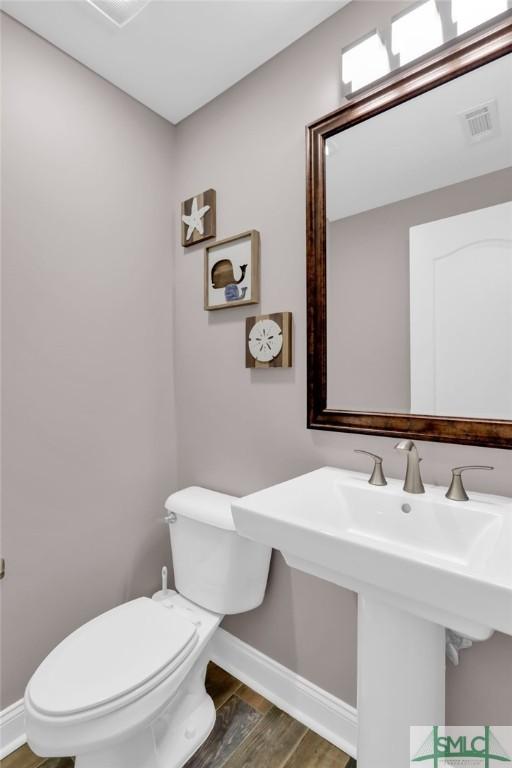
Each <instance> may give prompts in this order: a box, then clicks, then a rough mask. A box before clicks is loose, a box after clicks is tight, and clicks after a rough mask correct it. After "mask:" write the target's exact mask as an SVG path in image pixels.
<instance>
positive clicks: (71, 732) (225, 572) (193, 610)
mask: <svg viewBox="0 0 512 768" xmlns="http://www.w3.org/2000/svg"><path fill="white" fill-rule="evenodd" d="M232 501H233V498H232V497H231V496H226V495H225V494H222V493H216V492H215V491H209V490H206V489H204V488H187V489H185V490H183V491H179V492H178V493H175V494H173V495H172V496H170V497H169V498H168V499H167V502H166V508H167V510H168V511H169V513H170V518H171V520H170V522H169V528H170V534H171V548H172V557H173V567H174V577H175V582H176V589H177V590H178V592H177V593H176V592H172V591H169V596H168V598H166V599H164V600H161V601H159V602H157V601H155V600H151V599H149V598H147V597H141V598H138V599H137V600H132V601H131V602H129V603H124V604H123V605H120V606H118V607H117V608H113V609H112V610H110V611H107V612H106V613H104V614H102V615H101V616H98V617H97V618H96V619H93V620H92V621H90V622H88V623H87V624H85V625H84V626H82V627H80V628H79V629H77V630H76V631H75V632H73V633H72V634H71V635H69V636H68V637H67V638H66V639H65V640H63V641H62V642H61V643H60V645H58V646H57V647H56V648H55V649H54V650H53V651H52V652H51V653H50V654H49V656H47V657H46V659H45V660H44V661H43V662H42V664H41V665H40V666H39V668H38V669H37V670H36V672H35V673H34V675H33V676H32V678H31V680H30V682H29V684H28V686H27V689H26V692H25V717H26V729H27V740H28V743H29V745H30V747H31V748H32V749H33V750H34V752H36V753H37V754H38V755H41V756H43V757H46V756H53V757H60V756H64V755H76V766H77V768H180V767H181V766H182V765H184V764H185V763H186V761H187V760H188V759H189V758H190V756H191V755H192V754H193V753H194V752H195V751H196V750H197V749H198V747H199V746H200V745H201V744H202V743H203V741H204V740H205V739H206V738H207V736H208V734H209V733H210V731H211V729H212V727H213V724H214V722H215V709H214V706H213V702H212V700H211V698H210V697H209V696H208V694H207V693H206V690H205V686H204V678H205V672H206V665H207V663H208V661H209V653H208V650H209V649H208V646H209V642H210V640H211V638H212V636H213V634H214V633H215V630H216V629H217V627H218V626H219V624H220V622H221V620H222V617H223V614H227V613H241V612H243V611H249V610H251V609H252V608H255V607H256V606H258V605H259V604H260V603H261V602H262V600H263V596H264V593H265V587H266V583H267V576H268V568H269V562H270V552H271V550H270V549H269V548H268V547H265V546H263V545H260V544H256V543H255V542H252V541H249V540H248V539H244V538H242V537H241V536H239V535H238V534H237V532H236V530H235V526H234V524H233V518H232V515H231V502H232Z"/></svg>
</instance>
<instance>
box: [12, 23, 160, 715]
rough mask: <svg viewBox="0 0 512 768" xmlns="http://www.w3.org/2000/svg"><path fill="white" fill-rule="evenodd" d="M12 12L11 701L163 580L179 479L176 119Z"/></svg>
mask: <svg viewBox="0 0 512 768" xmlns="http://www.w3.org/2000/svg"><path fill="white" fill-rule="evenodd" d="M2 22H3V24H2V27H3V29H2V64H3V75H4V79H3V92H2V97H3V118H4V119H3V124H2V141H3V143H2V161H3V169H2V174H3V177H2V178H3V190H2V191H3V233H2V234H3V241H2V250H3V355H4V359H3V363H4V365H3V415H4V424H3V429H4V455H3V460H4V467H3V469H4V472H3V484H2V496H3V498H2V501H3V517H2V555H3V556H5V557H6V558H7V576H6V578H5V580H4V581H2V583H1V586H0V594H1V597H2V608H1V611H2V613H1V616H2V621H1V627H2V659H1V677H2V695H1V705H0V708H3V707H6V706H7V705H8V704H10V703H11V702H13V701H15V700H16V699H18V698H20V696H22V695H23V689H24V687H25V684H26V682H27V680H28V678H29V676H30V674H31V673H32V672H33V670H34V668H35V667H36V666H37V665H38V664H39V662H40V661H41V660H42V659H43V658H44V656H45V655H46V654H47V653H48V652H49V651H50V650H51V648H52V647H53V646H54V645H55V644H56V643H57V642H59V641H60V640H61V639H62V638H63V637H64V636H65V635H66V634H67V633H69V632H70V631H71V630H73V629H75V628H76V627H77V626H79V625H80V624H82V623H83V622H84V621H86V620H88V619H90V618H91V617H93V616H95V615H96V614H98V613H100V612H101V611H103V610H105V609H107V608H110V607H111V606H113V605H115V604H116V603H121V602H123V601H125V600H127V599H129V598H131V597H135V596H137V595H141V594H145V593H148V592H151V589H152V588H153V587H155V586H156V585H157V584H158V571H159V568H160V567H161V565H162V563H164V562H167V560H168V551H169V546H168V540H167V535H166V531H165V528H164V527H163V526H160V525H158V524H157V523H156V518H157V516H158V515H161V514H162V513H161V510H162V502H163V500H164V499H165V496H166V494H167V493H168V492H169V491H170V490H172V489H173V488H174V484H175V448H174V440H175V427H174V406H173V379H172V374H173V370H172V355H173V347H172V344H173V342H172V322H173V317H172V248H173V231H172V226H171V217H172V210H173V188H172V184H173V183H174V173H173V167H174V146H173V142H174V135H173V134H174V128H173V126H171V125H169V123H167V122H166V121H165V120H162V119H161V118H159V117H157V116H156V115H154V114H153V113H152V112H150V111H149V110H148V109H146V108H145V107H143V106H141V105H140V104H138V103H137V102H135V101H133V100H132V99H130V98H129V97H128V96H126V95H125V94H123V93H121V91H119V90H117V89H116V88H114V87H113V86H111V85H109V84H108V83H106V82H105V81H104V80H101V79H100V78H99V77H97V75H95V74H93V73H92V72H90V71H88V70H87V69H85V68H84V67H83V66H81V65H80V64H78V63H77V62H75V61H73V60H72V59H70V58H69V57H67V56H66V55H65V54H63V53H61V52H60V51H58V50H57V49H55V48H53V47H52V46H51V45H49V44H48V43H46V42H45V41H43V40H42V39H41V38H38V37H37V36H36V35H34V34H32V33H31V32H29V31H28V30H27V29H25V28H24V27H22V26H20V25H19V24H17V23H16V22H14V21H12V20H11V19H10V18H8V17H6V16H2Z"/></svg>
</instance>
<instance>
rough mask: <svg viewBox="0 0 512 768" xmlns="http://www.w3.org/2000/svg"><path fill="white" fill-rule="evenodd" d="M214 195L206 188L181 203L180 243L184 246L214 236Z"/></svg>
mask: <svg viewBox="0 0 512 768" xmlns="http://www.w3.org/2000/svg"><path fill="white" fill-rule="evenodd" d="M215 198H216V195H215V190H214V189H207V190H206V191H205V192H201V194H200V195H195V196H194V197H191V198H189V199H188V200H185V201H184V202H183V203H182V204H181V244H182V246H183V247H184V248H187V247H188V246H189V245H195V244H196V243H201V242H202V241H203V240H209V239H210V238H211V237H215V230H216V199H215Z"/></svg>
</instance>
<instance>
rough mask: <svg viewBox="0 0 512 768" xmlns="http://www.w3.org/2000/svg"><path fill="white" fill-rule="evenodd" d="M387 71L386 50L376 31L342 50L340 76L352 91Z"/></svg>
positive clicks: (387, 58) (387, 59)
mask: <svg viewBox="0 0 512 768" xmlns="http://www.w3.org/2000/svg"><path fill="white" fill-rule="evenodd" d="M388 72H389V56H388V52H387V50H386V46H385V45H384V44H383V42H382V40H381V39H380V37H379V35H378V34H377V33H376V32H372V33H371V34H370V35H368V37H365V38H364V39H363V40H360V41H359V42H357V43H354V44H353V45H350V46H349V47H348V48H345V49H344V50H343V51H342V54H341V77H342V80H343V82H344V84H345V85H346V86H348V85H351V88H352V91H357V89H358V88H362V87H363V86H364V85H368V83H371V82H373V81H374V80H377V79H378V78H379V77H383V76H384V75H387V74H388Z"/></svg>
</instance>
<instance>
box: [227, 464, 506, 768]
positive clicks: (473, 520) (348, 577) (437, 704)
mask: <svg viewBox="0 0 512 768" xmlns="http://www.w3.org/2000/svg"><path fill="white" fill-rule="evenodd" d="M425 490H426V493H425V494H421V495H414V494H410V493H405V492H404V491H403V490H402V483H401V482H400V481H398V480H390V481H389V484H388V485H387V486H383V487H376V486H371V485H369V484H368V480H367V476H366V475H362V474H360V473H358V472H350V471H347V470H342V469H334V468H332V467H324V468H323V469H319V470H316V471H315V472H310V473H309V474H307V475H302V476H301V477H297V478H295V479H294V480H289V481H288V482H286V483H281V484H280V485H275V486H273V487H272V488H267V489H266V490H264V491H260V492H259V493H253V494H252V495H250V496H245V497H244V498H242V499H239V500H237V501H236V503H235V504H233V517H234V520H235V525H236V527H237V530H238V531H239V533H241V534H242V535H244V536H247V537H248V538H250V539H255V540H256V541H259V542H262V543H264V544H267V545H270V546H272V547H274V548H275V549H279V550H281V552H282V553H283V555H284V557H285V559H286V561H287V562H288V564H289V565H291V566H292V567H294V568H298V569H300V570H303V571H306V572H308V573H312V574H314V575H315V576H319V577H320V578H323V579H327V580H328V581H332V582H334V583H335V584H339V585H341V586H343V587H346V588H348V589H352V590H354V591H355V592H357V593H358V620H357V627H358V635H357V711H358V745H357V765H358V768H407V766H409V765H410V764H411V763H410V753H409V735H410V734H409V728H410V726H413V725H420V724H422V725H425V724H432V725H434V724H435V725H442V724H443V723H444V717H445V627H449V628H450V629H452V630H455V631H456V632H459V633H460V634H463V635H465V636H466V637H468V638H470V639H472V640H485V639H487V638H488V637H489V636H490V635H491V634H492V632H493V631H494V630H495V629H499V630H501V631H502V632H506V633H508V634H512V500H511V499H506V498H502V497H499V496H488V495H484V494H476V493H473V494H471V496H472V499H471V500H470V501H467V502H457V501H450V500H449V499H446V498H445V496H444V494H445V489H443V488H436V487H433V486H426V489H425ZM318 631H322V628H321V627H319V628H318ZM391 692H392V693H391ZM340 738H341V739H343V734H341V735H340ZM347 751H350V745H348V746H347ZM351 754H352V755H353V756H354V757H355V756H356V749H355V748H353V747H352V752H351Z"/></svg>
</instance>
